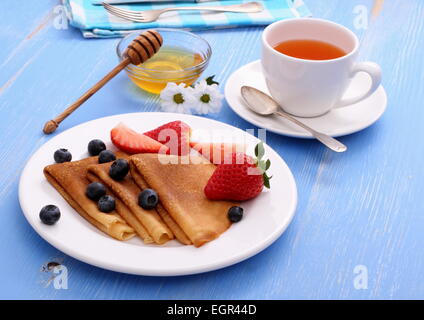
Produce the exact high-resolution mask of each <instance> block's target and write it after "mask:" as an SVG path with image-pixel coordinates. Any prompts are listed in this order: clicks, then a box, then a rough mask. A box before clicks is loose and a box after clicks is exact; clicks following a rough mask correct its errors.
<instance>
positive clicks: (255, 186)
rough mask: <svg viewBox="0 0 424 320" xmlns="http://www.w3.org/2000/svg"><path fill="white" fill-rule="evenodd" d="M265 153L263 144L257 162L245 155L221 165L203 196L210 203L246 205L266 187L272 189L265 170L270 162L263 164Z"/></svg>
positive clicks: (230, 157)
mask: <svg viewBox="0 0 424 320" xmlns="http://www.w3.org/2000/svg"><path fill="white" fill-rule="evenodd" d="M264 154H265V149H264V146H263V143H262V142H260V143H258V144H257V145H256V147H255V156H256V159H255V158H252V157H250V156H248V155H246V154H245V153H243V152H235V153H231V154H229V155H228V156H226V158H225V159H224V163H222V164H220V165H218V166H217V167H216V169H215V171H214V173H213V174H212V176H211V177H210V178H209V181H208V183H207V184H206V186H205V189H204V192H205V195H206V197H207V198H208V199H210V200H233V201H244V200H249V199H252V198H254V197H256V196H257V195H258V194H260V193H261V192H262V189H263V187H264V186H265V187H266V188H268V189H269V188H270V185H269V179H270V177H269V176H268V175H267V173H266V170H268V168H269V167H270V166H271V161H270V160H263V156H264Z"/></svg>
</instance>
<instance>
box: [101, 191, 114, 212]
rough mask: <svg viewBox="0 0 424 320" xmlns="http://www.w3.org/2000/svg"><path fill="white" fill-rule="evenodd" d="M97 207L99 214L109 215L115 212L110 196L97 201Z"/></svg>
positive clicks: (112, 199)
mask: <svg viewBox="0 0 424 320" xmlns="http://www.w3.org/2000/svg"><path fill="white" fill-rule="evenodd" d="M97 207H98V208H99V210H100V211H101V212H105V213H109V212H111V211H113V210H115V199H114V198H113V197H112V196H109V195H105V196H103V197H101V198H100V199H99V202H97Z"/></svg>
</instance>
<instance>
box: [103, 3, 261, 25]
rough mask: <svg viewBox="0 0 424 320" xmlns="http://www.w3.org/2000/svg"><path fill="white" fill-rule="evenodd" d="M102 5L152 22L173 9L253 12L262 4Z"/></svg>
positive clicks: (136, 19) (124, 15)
mask: <svg viewBox="0 0 424 320" xmlns="http://www.w3.org/2000/svg"><path fill="white" fill-rule="evenodd" d="M102 5H103V7H104V8H105V9H106V10H107V11H108V12H109V13H111V14H113V15H114V16H117V17H119V18H123V19H125V20H129V21H134V22H152V21H156V20H157V18H159V16H160V15H161V14H162V13H165V12H168V11H175V10H207V11H220V12H244V13H253V12H261V11H262V10H263V6H262V5H261V4H260V3H259V2H246V3H242V4H233V5H226V6H193V7H173V8H165V9H158V10H146V11H134V10H127V9H122V8H118V7H116V6H112V5H110V4H108V3H106V2H103V3H102Z"/></svg>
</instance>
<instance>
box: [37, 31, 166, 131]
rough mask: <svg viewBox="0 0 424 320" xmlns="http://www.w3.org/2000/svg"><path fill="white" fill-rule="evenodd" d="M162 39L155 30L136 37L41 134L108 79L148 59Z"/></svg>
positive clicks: (75, 107)
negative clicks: (118, 58)
mask: <svg viewBox="0 0 424 320" xmlns="http://www.w3.org/2000/svg"><path fill="white" fill-rule="evenodd" d="M162 43H163V38H162V36H161V35H160V33H159V32H157V31H156V30H147V31H145V32H143V33H141V34H140V35H139V36H137V37H136V38H135V39H134V40H133V41H132V42H131V43H130V44H129V46H128V47H127V49H126V50H125V52H124V54H123V56H124V59H123V60H122V61H121V62H120V63H119V64H118V65H117V66H116V67H115V68H113V69H112V71H110V72H109V73H108V74H107V75H106V76H105V77H104V78H103V79H101V80H100V81H99V82H97V83H96V84H95V85H94V86H93V87H91V88H90V89H89V90H88V91H87V92H86V93H84V94H83V95H82V96H81V97H80V98H79V99H78V100H77V101H75V102H74V103H73V104H71V105H70V106H69V107H68V108H66V109H65V110H64V111H63V112H62V113H61V114H59V115H58V116H57V117H56V118H54V119H53V120H49V121H47V122H46V123H45V125H44V128H43V132H44V133H46V134H50V133H52V132H54V131H55V130H56V129H57V127H58V126H59V124H60V123H61V122H62V121H63V120H64V119H65V118H66V117H67V116H69V115H70V114H71V113H72V112H74V111H75V110H76V109H77V108H78V107H79V106H80V105H82V104H83V103H84V102H85V101H87V100H88V99H89V98H90V97H91V96H92V95H93V94H95V93H96V92H97V91H98V90H99V89H100V88H101V87H103V86H104V85H105V84H106V83H107V82H108V81H109V80H110V79H112V78H113V77H114V76H116V75H117V74H118V73H119V72H121V71H122V70H123V69H124V68H125V67H126V66H128V65H129V64H130V63H132V64H134V65H138V64H140V63H143V62H145V61H146V60H148V59H150V58H151V57H152V56H153V55H154V54H155V53H156V52H158V51H159V49H160V47H161V46H162Z"/></svg>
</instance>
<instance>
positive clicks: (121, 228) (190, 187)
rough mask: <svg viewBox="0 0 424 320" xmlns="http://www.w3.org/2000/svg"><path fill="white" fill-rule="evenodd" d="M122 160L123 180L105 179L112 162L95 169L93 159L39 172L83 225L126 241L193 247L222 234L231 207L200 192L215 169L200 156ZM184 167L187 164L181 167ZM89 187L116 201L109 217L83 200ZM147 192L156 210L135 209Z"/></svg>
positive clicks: (229, 204)
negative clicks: (97, 186)
mask: <svg viewBox="0 0 424 320" xmlns="http://www.w3.org/2000/svg"><path fill="white" fill-rule="evenodd" d="M117 158H126V159H127V160H129V162H130V167H131V171H130V174H128V175H127V176H126V177H125V178H124V179H123V180H121V181H115V180H113V179H112V178H111V177H110V176H109V168H110V166H111V164H112V163H103V164H98V160H97V157H90V158H86V159H83V160H79V161H73V162H65V163H60V164H53V165H50V166H47V167H46V168H45V169H44V173H45V176H46V178H47V180H48V181H49V182H50V183H51V184H52V185H53V187H55V188H56V189H57V190H58V192H59V193H60V194H61V195H62V196H63V197H64V198H65V200H67V201H68V203H69V204H70V205H71V206H72V207H73V208H74V209H75V210H76V211H77V212H78V213H79V214H80V215H81V216H82V217H83V218H85V219H86V220H87V221H89V222H90V223H91V224H93V225H94V226H96V227H97V228H98V229H100V230H102V231H103V232H105V233H107V234H108V235H110V236H112V237H114V238H116V239H118V240H127V239H129V238H131V237H132V236H134V235H135V234H137V235H138V236H139V237H140V238H141V239H143V241H144V242H145V243H156V244H164V243H166V242H168V241H169V240H172V239H174V238H176V239H177V240H178V241H179V242H181V243H182V244H185V245H189V244H193V245H194V246H196V247H200V246H201V245H203V244H205V243H206V242H209V241H211V240H213V239H215V238H217V237H219V235H220V234H222V233H223V232H224V231H225V230H227V229H228V228H229V227H230V225H231V222H230V221H229V219H228V217H227V212H228V209H229V208H230V207H232V206H234V205H237V204H236V203H233V202H229V201H211V200H208V199H207V198H206V197H205V195H204V193H203V188H204V186H205V185H206V183H207V181H208V180H209V178H210V176H211V175H212V173H213V171H214V170H215V166H214V165H213V164H211V163H210V162H209V161H205V159H204V158H201V157H191V158H190V160H191V161H182V158H183V157H179V156H174V155H160V156H159V155H158V154H138V155H134V156H131V157H128V156H127V155H126V154H123V153H117ZM185 162H188V163H185ZM90 182H101V183H102V184H104V185H105V186H106V188H107V190H108V193H110V194H112V195H113V196H114V198H115V201H116V210H115V211H113V212H112V213H103V212H100V211H99V209H98V208H97V205H96V203H95V201H92V200H90V199H89V198H87V196H86V195H85V190H86V188H87V185H88V184H89V183H90ZM146 188H151V189H153V190H155V191H156V192H157V194H158V195H159V199H160V202H159V204H158V205H157V207H156V208H155V209H152V210H145V209H143V208H142V207H141V206H139V204H138V195H139V193H140V192H141V191H142V190H144V189H146Z"/></svg>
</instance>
